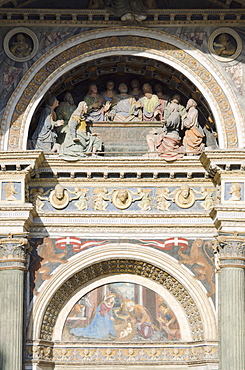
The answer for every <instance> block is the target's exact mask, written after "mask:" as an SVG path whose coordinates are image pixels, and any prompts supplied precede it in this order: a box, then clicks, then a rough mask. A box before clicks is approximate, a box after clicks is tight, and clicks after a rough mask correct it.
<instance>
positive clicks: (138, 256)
mask: <svg viewBox="0 0 245 370" xmlns="http://www.w3.org/2000/svg"><path fill="white" fill-rule="evenodd" d="M136 250H137V252H136ZM129 276H131V280H130V281H132V279H133V281H134V280H136V281H137V282H138V283H139V284H143V285H145V286H147V287H150V289H153V290H154V291H156V292H158V294H160V295H161V293H162V292H164V291H165V292H167V294H169V295H172V301H173V302H176V305H177V306H179V307H180V306H181V307H182V311H183V313H182V314H183V315H185V316H186V323H184V324H183V328H185V332H186V339H189V340H190V338H191V340H194V341H200V340H213V341H215V340H217V325H216V314H215V311H214V307H213V304H212V300H211V299H210V298H207V294H206V293H207V292H206V291H205V289H204V288H203V286H202V285H201V284H200V283H199V282H198V281H197V280H196V279H195V278H194V276H193V275H192V273H190V271H189V270H187V269H184V268H183V267H182V266H180V265H179V264H178V262H177V261H176V260H175V259H174V258H172V257H170V256H169V255H167V254H165V253H163V252H160V251H157V250H152V248H150V249H147V248H144V249H142V250H141V251H140V252H139V248H135V245H131V244H127V243H124V244H123V245H122V244H120V245H115V244H112V245H110V244H108V246H107V248H106V250H105V249H103V247H101V246H98V247H94V248H93V249H92V250H87V251H83V252H81V253H80V254H78V255H77V256H76V258H74V257H72V258H70V259H69V262H68V263H67V264H65V265H62V266H59V267H58V268H57V269H56V270H55V271H54V273H53V276H52V278H51V279H49V280H48V281H46V282H45V283H44V284H43V285H42V287H41V289H40V291H39V293H38V295H37V297H36V299H35V300H34V302H33V311H32V315H31V319H30V322H29V331H28V338H29V340H39V339H41V340H48V341H51V340H53V339H55V340H57V335H58V334H57V330H55V328H57V327H59V326H60V325H62V323H63V322H64V316H65V312H66V311H67V308H65V307H66V306H67V305H68V307H69V302H70V301H74V299H75V298H74V297H76V296H77V294H82V295H84V294H86V293H88V292H89V291H91V289H94V288H95V287H98V286H101V285H103V284H106V283H108V282H112V281H113V280H114V281H125V278H126V277H129ZM79 292H80V293H79ZM60 315H61V316H60ZM188 325H189V332H188V330H187V326H188ZM188 333H189V334H188ZM58 336H59V335H58Z"/></svg>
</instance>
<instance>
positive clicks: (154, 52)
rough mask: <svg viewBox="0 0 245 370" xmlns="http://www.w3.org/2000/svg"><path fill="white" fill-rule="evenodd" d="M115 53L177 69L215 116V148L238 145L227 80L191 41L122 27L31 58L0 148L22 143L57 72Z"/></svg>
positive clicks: (6, 115)
mask: <svg viewBox="0 0 245 370" xmlns="http://www.w3.org/2000/svg"><path fill="white" fill-rule="evenodd" d="M149 39H150V43H149ZM149 45H150V48H149ZM115 54H129V55H138V56H145V57H147V58H153V59H157V60H159V61H162V62H164V63H166V64H169V65H171V66H173V67H174V68H176V69H178V70H179V71H181V72H182V73H183V74H184V75H186V76H187V78H189V79H190V80H192V81H193V83H194V84H195V85H196V86H197V88H198V89H199V90H200V92H201V93H202V94H203V95H204V96H205V98H206V100H207V101H208V103H209V105H210V107H211V109H212V113H213V116H214V118H215V120H216V124H217V129H218V135H219V139H220V147H221V148H236V147H239V146H241V145H242V139H243V138H242V135H243V133H242V129H241V122H242V114H241V113H240V111H239V109H238V103H237V101H236V98H235V96H234V94H233V92H232V90H231V88H230V86H229V84H228V82H227V81H226V80H225V78H224V76H221V74H220V71H218V69H217V67H216V66H215V65H214V64H213V63H212V62H211V60H210V59H208V58H207V57H206V56H205V55H204V54H203V53H201V52H200V51H198V50H197V49H194V48H193V47H192V46H191V45H190V44H188V43H186V42H184V41H182V40H180V39H179V38H176V37H174V36H172V35H169V34H167V33H164V32H162V31H153V30H149V29H144V28H128V27H123V28H121V29H110V30H96V31H89V32H86V33H84V34H82V35H76V36H74V37H72V38H70V39H68V40H66V41H64V42H63V43H61V44H59V45H58V46H56V47H55V48H54V49H52V50H51V51H49V52H48V53H46V54H45V55H44V56H43V57H41V58H40V59H39V60H38V61H37V62H36V63H35V64H34V65H33V66H32V67H31V68H30V69H29V71H28V72H27V73H26V75H25V76H24V77H23V79H22V81H21V82H20V84H19V85H18V87H17V89H16V90H15V92H14V94H13V95H12V98H11V99H10V100H9V102H8V105H7V107H6V110H5V112H4V116H3V120H2V132H3V142H2V148H3V149H5V150H13V151H14V150H20V149H25V148H26V141H27V134H28V129H29V125H30V121H31V117H32V115H33V113H34V111H35V109H36V107H37V105H38V103H39V102H40V100H41V99H42V97H43V96H44V94H45V93H46V92H47V91H48V89H49V88H50V86H52V84H53V83H54V82H55V81H56V80H57V79H58V78H59V77H60V76H62V75H63V74H64V73H66V72H67V71H69V70H70V69H72V68H74V67H75V66H76V65H79V64H81V63H83V62H87V61H90V60H92V59H96V58H99V57H101V56H109V55H115Z"/></svg>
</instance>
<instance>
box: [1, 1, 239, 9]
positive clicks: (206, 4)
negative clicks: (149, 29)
mask: <svg viewBox="0 0 245 370" xmlns="http://www.w3.org/2000/svg"><path fill="white" fill-rule="evenodd" d="M89 2H90V0H80V1H78V0H69V1H66V0H46V1H43V0H12V1H9V0H8V1H6V0H0V7H4V8H40V9H48V8H50V9H54V8H56V9H86V8H87V7H88V6H89ZM156 6H157V8H159V9H229V8H244V7H245V0H236V1H233V0H202V1H200V2H197V1H196V0H181V1H180V0H155V7H156Z"/></svg>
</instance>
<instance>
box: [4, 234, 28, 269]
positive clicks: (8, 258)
mask: <svg viewBox="0 0 245 370" xmlns="http://www.w3.org/2000/svg"><path fill="white" fill-rule="evenodd" d="M30 251H31V247H30V245H29V243H28V240H27V239H26V238H13V237H12V235H10V236H8V237H7V238H3V239H0V270H11V269H20V270H24V269H25V265H26V262H27V256H28V254H29V253H30Z"/></svg>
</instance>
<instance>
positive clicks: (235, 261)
mask: <svg viewBox="0 0 245 370" xmlns="http://www.w3.org/2000/svg"><path fill="white" fill-rule="evenodd" d="M214 253H216V254H217V255H218V256H219V257H218V259H219V266H220V268H222V267H241V268H244V267H245V236H239V235H238V234H236V233H234V235H219V236H218V237H217V238H216V241H215V243H214Z"/></svg>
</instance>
